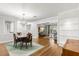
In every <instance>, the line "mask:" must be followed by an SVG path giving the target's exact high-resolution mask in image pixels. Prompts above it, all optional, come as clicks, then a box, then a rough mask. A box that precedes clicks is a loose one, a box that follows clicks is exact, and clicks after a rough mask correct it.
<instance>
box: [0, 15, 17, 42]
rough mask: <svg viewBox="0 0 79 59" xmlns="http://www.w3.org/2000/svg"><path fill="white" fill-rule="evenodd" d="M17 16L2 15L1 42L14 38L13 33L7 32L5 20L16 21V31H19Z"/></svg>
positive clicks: (0, 18)
mask: <svg viewBox="0 0 79 59" xmlns="http://www.w3.org/2000/svg"><path fill="white" fill-rule="evenodd" d="M17 20H18V19H17V18H15V17H11V16H0V43H4V42H9V41H12V40H13V35H12V34H11V33H7V32H6V28H5V21H12V22H14V26H15V28H14V32H16V31H17V26H16V25H17V24H16V22H17Z"/></svg>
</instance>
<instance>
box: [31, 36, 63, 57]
mask: <svg viewBox="0 0 79 59" xmlns="http://www.w3.org/2000/svg"><path fill="white" fill-rule="evenodd" d="M37 42H38V43H39V44H41V45H43V46H45V47H44V48H42V49H40V50H39V51H36V52H35V53H33V54H32V56H61V54H62V48H61V47H59V46H58V45H57V44H55V43H54V40H53V39H48V38H46V37H41V38H39V39H38V40H37Z"/></svg>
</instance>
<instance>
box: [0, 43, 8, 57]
mask: <svg viewBox="0 0 79 59" xmlns="http://www.w3.org/2000/svg"><path fill="white" fill-rule="evenodd" d="M0 56H9V53H8V51H7V49H6V47H5V45H4V44H0Z"/></svg>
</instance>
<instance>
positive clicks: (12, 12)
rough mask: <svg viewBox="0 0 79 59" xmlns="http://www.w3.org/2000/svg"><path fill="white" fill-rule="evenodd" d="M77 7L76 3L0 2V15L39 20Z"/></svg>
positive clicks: (78, 5)
mask: <svg viewBox="0 0 79 59" xmlns="http://www.w3.org/2000/svg"><path fill="white" fill-rule="evenodd" d="M77 7H79V4H78V3H0V15H9V16H15V17H18V18H20V19H22V18H23V13H25V16H24V18H25V20H30V21H32V20H39V19H44V18H48V17H54V16H57V15H58V14H59V13H61V12H63V11H66V10H70V9H74V8H77Z"/></svg>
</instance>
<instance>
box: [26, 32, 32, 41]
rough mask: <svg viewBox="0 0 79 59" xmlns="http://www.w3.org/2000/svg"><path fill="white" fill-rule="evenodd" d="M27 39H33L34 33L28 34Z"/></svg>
mask: <svg viewBox="0 0 79 59" xmlns="http://www.w3.org/2000/svg"><path fill="white" fill-rule="evenodd" d="M27 39H28V41H32V34H31V33H28V34H27Z"/></svg>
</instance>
